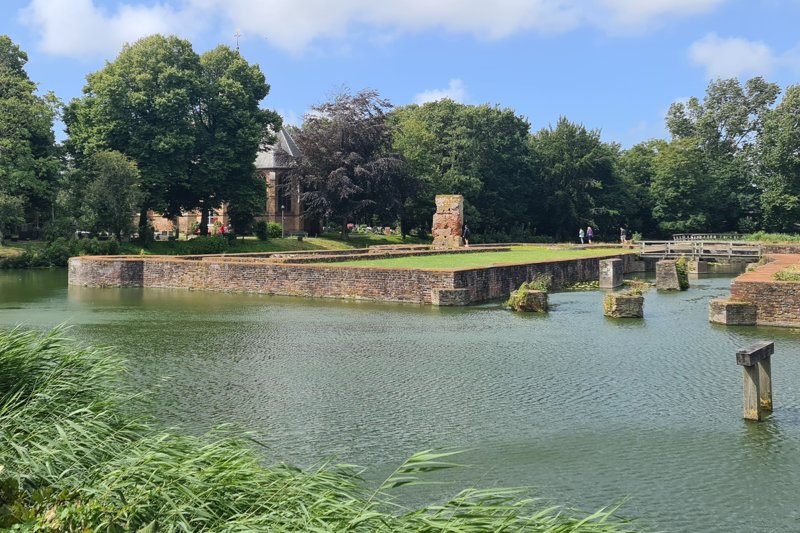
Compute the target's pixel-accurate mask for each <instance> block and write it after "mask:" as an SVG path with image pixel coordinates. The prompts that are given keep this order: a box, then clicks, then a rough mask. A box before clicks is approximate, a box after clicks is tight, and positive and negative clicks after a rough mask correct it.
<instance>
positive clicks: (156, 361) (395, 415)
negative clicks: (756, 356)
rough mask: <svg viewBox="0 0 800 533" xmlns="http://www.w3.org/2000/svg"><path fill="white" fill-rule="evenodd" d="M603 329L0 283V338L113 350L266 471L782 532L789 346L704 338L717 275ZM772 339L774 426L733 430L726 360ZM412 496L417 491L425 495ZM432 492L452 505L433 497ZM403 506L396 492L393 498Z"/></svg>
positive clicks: (790, 514)
mask: <svg viewBox="0 0 800 533" xmlns="http://www.w3.org/2000/svg"><path fill="white" fill-rule="evenodd" d="M692 283H693V285H692V288H691V289H690V290H689V291H688V292H683V293H675V294H656V292H655V291H650V293H648V294H647V296H646V301H645V319H644V320H635V319H634V320H629V321H621V320H613V319H607V318H604V317H603V316H602V295H601V293H600V292H597V291H594V292H562V293H555V294H552V295H551V297H550V302H551V304H552V305H553V307H554V309H553V310H552V312H551V313H550V314H549V315H544V316H520V315H516V314H512V313H510V312H507V311H505V310H504V309H502V307H501V306H500V305H499V304H496V303H489V304H483V305H479V306H469V307H460V308H438V307H430V306H422V305H413V304H391V303H367V302H342V301H334V300H317V299H302V298H290V297H276V296H266V295H256V294H230V293H208V292H193V291H186V290H168V289H134V288H127V289H109V288H105V289H91V288H83V287H75V286H72V287H67V279H66V272H65V271H24V272H20V271H11V272H0V325H2V326H3V327H11V326H14V325H17V324H20V323H23V324H25V325H27V326H31V327H36V328H49V327H52V326H54V325H56V324H60V323H66V324H70V325H73V326H74V327H73V329H72V331H71V334H72V335H73V336H75V337H76V338H78V339H80V340H81V341H83V342H87V343H93V344H102V345H114V346H117V347H118V349H119V350H120V351H122V352H123V353H124V354H125V355H126V356H127V357H128V359H129V361H130V363H129V366H130V369H131V375H130V379H131V383H132V385H133V386H135V387H137V388H141V389H147V390H153V391H154V392H153V400H154V401H153V404H154V413H155V415H156V416H157V417H158V418H160V419H161V420H163V421H164V422H165V423H166V424H169V425H179V426H182V427H184V428H185V429H186V430H187V431H192V432H201V431H204V430H206V429H208V428H210V427H212V426H214V425H217V424H220V423H226V422H232V423H234V424H236V425H238V426H240V427H242V428H244V429H248V430H252V431H253V432H255V436H256V439H257V440H258V441H259V442H261V443H263V444H265V445H266V446H267V448H266V450H265V452H264V453H265V456H266V457H268V460H269V461H276V460H283V461H288V462H292V463H296V464H299V465H301V466H307V465H310V464H312V463H315V462H317V461H320V460H323V459H326V458H332V457H333V458H335V459H336V460H338V461H343V462H351V463H356V464H360V465H364V466H366V467H368V468H369V471H368V477H370V478H373V477H375V478H377V477H380V476H381V475H383V474H385V473H387V471H388V470H390V469H391V468H393V467H394V466H396V464H397V463H398V462H400V461H402V460H403V459H404V458H406V457H407V456H408V455H410V454H411V453H412V452H414V451H418V450H421V449H425V448H430V447H439V446H452V447H456V448H464V449H469V450H470V451H469V452H468V453H466V454H465V455H464V457H462V458H461V459H462V462H464V463H469V464H471V465H473V467H472V468H469V469H462V470H458V471H456V472H455V473H454V474H452V477H455V478H456V481H457V486H458V487H463V486H469V485H473V486H487V485H503V486H519V485H526V486H533V487H535V488H536V489H537V493H538V495H540V496H542V497H545V498H547V499H548V500H552V501H554V502H563V503H566V504H568V505H572V506H577V507H580V508H583V509H594V508H597V507H599V506H604V505H608V504H613V503H615V502H619V501H622V500H624V499H626V498H627V501H625V502H624V505H623V509H622V511H621V513H622V514H623V515H625V516H629V517H635V518H637V519H638V521H639V522H640V524H641V525H643V526H645V527H648V528H650V529H654V530H662V531H687V532H688V531H719V532H727V531H753V532H755V531H794V530H797V529H800V511H798V506H797V497H796V487H797V484H798V482H800V387H798V386H797V384H798V383H800V332H798V331H792V330H788V329H778V328H761V327H759V328H756V327H727V328H726V327H724V326H716V325H712V324H709V323H708V303H709V300H711V299H712V298H718V297H723V296H725V295H727V294H728V292H729V284H730V277H710V278H704V279H701V280H692ZM760 339H772V340H775V356H774V358H773V374H774V390H775V393H774V399H775V411H774V415H773V416H772V417H771V418H770V419H769V420H768V421H766V422H764V423H761V424H753V423H747V422H745V421H743V420H742V419H741V409H742V406H741V394H742V392H741V369H740V368H739V367H738V366H737V365H736V362H735V357H734V354H735V351H736V349H737V348H740V347H742V346H744V345H746V344H749V343H751V342H754V341H756V340H760ZM424 490H427V491H429V492H428V494H429V495H430V494H434V495H435V494H436V491H438V490H439V489H438V488H437V487H436V486H433V487H428V488H426V489H424ZM447 492H448V493H451V492H453V490H448V491H447ZM408 497H409V498H414V497H415V495H414V494H413V493H410V494H409V495H408Z"/></svg>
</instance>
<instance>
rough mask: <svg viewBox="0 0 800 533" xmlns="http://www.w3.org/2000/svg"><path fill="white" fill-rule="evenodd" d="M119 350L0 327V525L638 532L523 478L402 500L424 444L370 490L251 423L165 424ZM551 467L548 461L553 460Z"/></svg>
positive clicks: (440, 462) (423, 462)
mask: <svg viewBox="0 0 800 533" xmlns="http://www.w3.org/2000/svg"><path fill="white" fill-rule="evenodd" d="M124 378H125V370H124V368H123V365H122V362H121V360H120V359H119V358H118V357H117V356H116V355H115V354H114V353H113V352H112V351H111V350H107V349H94V348H83V347H80V346H78V345H77V344H76V343H75V342H73V341H71V340H69V339H67V338H66V337H65V333H64V331H63V330H62V329H56V330H54V331H51V332H47V333H40V332H32V331H24V330H21V329H16V330H13V331H6V332H0V529H3V528H9V529H11V530H12V531H75V532H77V531H87V532H89V531H92V532H100V531H103V532H125V531H139V532H143V533H145V532H155V531H166V532H180V531H229V532H244V531H248V532H249V531H275V532H289V531H311V532H333V531H336V532H338V531H353V532H367V531H370V532H372V531H379V532H389V531H392V532H394V531H398V532H468V533H469V532H483V531H494V532H503V531H508V532H512V531H513V532H516V531H532V532H551V533H555V532H586V533H589V532H604V533H616V532H620V531H633V530H634V529H633V526H632V525H631V524H630V523H628V522H626V521H625V520H622V519H620V518H618V517H617V516H616V511H617V509H616V507H612V508H609V509H604V510H601V511H598V512H596V513H591V514H582V513H578V512H575V511H568V510H566V509H562V508H559V507H548V506H543V504H542V503H541V502H539V501H537V500H534V499H531V498H530V497H529V495H528V492H527V491H526V490H522V489H497V488H493V489H489V490H478V489H468V490H464V491H461V492H459V493H457V494H456V495H455V496H453V497H451V498H449V499H445V500H444V501H442V502H438V503H435V504H431V505H427V506H424V507H421V508H415V509H409V508H406V507H404V506H402V505H400V504H399V503H397V500H396V499H394V498H393V493H394V491H395V489H397V487H400V486H407V485H415V484H420V483H426V482H428V481H429V480H428V479H426V476H427V475H428V474H429V473H431V472H435V471H437V470H442V469H447V468H453V467H455V466H456V465H455V463H453V462H452V460H453V452H450V451H431V450H428V451H423V452H420V453H417V454H415V455H414V456H412V457H411V458H409V459H408V460H407V461H406V462H404V463H403V464H401V465H400V466H399V467H398V468H397V469H396V470H395V472H393V473H392V474H391V475H390V476H389V477H388V478H387V479H386V480H385V481H384V482H383V483H381V484H379V486H378V487H376V488H370V487H369V486H368V485H367V484H366V483H365V482H364V481H363V480H362V478H361V476H360V474H361V473H362V471H361V470H360V469H359V468H357V467H353V466H349V465H335V464H321V465H319V466H317V467H314V468H310V469H305V470H301V469H298V468H294V467H292V466H289V465H283V464H278V465H270V466H268V465H264V464H263V463H262V462H261V461H260V460H259V458H258V456H257V454H256V453H254V451H253V449H252V446H253V443H252V442H249V441H248V439H247V437H246V435H241V434H237V433H235V432H233V430H232V429H230V428H227V427H222V428H219V429H217V430H215V431H214V432H212V433H211V434H208V435H204V436H201V437H195V436H187V435H181V434H177V433H174V432H170V431H165V430H164V429H162V428H161V427H160V426H159V425H158V424H157V423H156V422H155V421H153V420H152V419H150V418H149V417H147V416H146V415H144V414H142V410H143V406H144V405H146V404H145V402H144V401H143V399H142V398H141V397H140V396H139V395H136V394H132V393H131V392H130V391H128V390H127V389H126V387H125V385H124ZM554 467H556V465H554Z"/></svg>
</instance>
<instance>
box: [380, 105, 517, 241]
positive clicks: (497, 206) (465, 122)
mask: <svg viewBox="0 0 800 533" xmlns="http://www.w3.org/2000/svg"><path fill="white" fill-rule="evenodd" d="M392 115H393V116H392V120H393V123H394V125H395V128H394V138H393V142H394V146H395V148H396V149H397V150H398V151H399V152H400V153H402V154H403V156H404V157H405V158H406V160H407V161H408V162H409V172H410V173H411V174H413V175H414V176H417V177H418V178H419V179H420V180H421V182H422V185H423V190H422V191H421V192H420V194H418V195H416V196H415V197H413V198H410V199H409V201H408V206H407V207H408V209H407V218H408V225H409V226H421V227H426V226H429V225H430V222H431V217H432V215H433V213H434V211H435V205H434V201H433V199H434V197H435V196H436V195H437V194H461V195H463V196H464V198H465V201H466V209H465V210H466V213H465V216H466V218H467V219H468V221H469V224H470V227H471V228H473V231H475V232H476V233H479V234H481V233H491V232H498V231H504V232H507V231H508V230H509V229H511V228H512V227H515V226H517V227H522V226H525V227H530V217H529V213H528V210H527V203H528V199H529V198H530V197H531V195H532V191H531V190H530V188H529V183H530V180H531V171H530V159H529V151H528V145H527V140H528V133H529V129H530V124H529V123H528V121H527V120H526V119H524V118H523V117H520V116H517V115H516V114H515V113H514V112H513V111H512V110H510V109H500V108H497V107H493V106H489V105H480V106H472V105H465V104H459V103H456V102H454V101H452V100H448V99H444V100H439V101H436V102H430V103H426V104H424V105H421V106H417V105H409V106H406V107H402V108H399V109H396V110H395V111H393V112H392Z"/></svg>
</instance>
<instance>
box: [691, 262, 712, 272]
mask: <svg viewBox="0 0 800 533" xmlns="http://www.w3.org/2000/svg"><path fill="white" fill-rule="evenodd" d="M687 267H688V269H689V273H690V274H707V273H708V263H707V262H706V261H689V262H688V263H687Z"/></svg>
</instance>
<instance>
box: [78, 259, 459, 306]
mask: <svg viewBox="0 0 800 533" xmlns="http://www.w3.org/2000/svg"><path fill="white" fill-rule="evenodd" d="M69 283H70V285H84V286H90V287H155V288H185V289H201V290H212V291H234V292H257V293H266V294H281V295H290V296H312V297H327V298H351V299H362V300H385V301H395V302H412V303H431V288H432V287H438V288H445V289H447V288H452V287H453V275H452V273H450V272H445V271H425V270H412V269H381V268H361V267H327V266H320V265H282V264H270V263H263V262H261V263H259V262H236V261H233V260H229V261H210V260H206V261H186V260H180V259H172V258H162V259H137V258H133V259H114V258H94V257H75V258H72V259H70V262H69Z"/></svg>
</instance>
